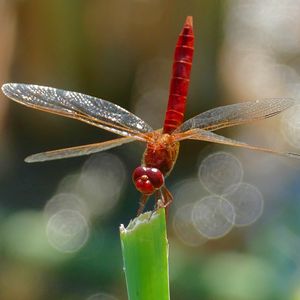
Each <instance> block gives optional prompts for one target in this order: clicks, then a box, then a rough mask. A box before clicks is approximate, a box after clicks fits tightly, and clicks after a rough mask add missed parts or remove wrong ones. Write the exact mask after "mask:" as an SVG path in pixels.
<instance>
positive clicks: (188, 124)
mask: <svg viewBox="0 0 300 300" xmlns="http://www.w3.org/2000/svg"><path fill="white" fill-rule="evenodd" d="M193 53H194V33H193V19H192V17H191V16H188V17H187V18H186V20H185V23H184V26H183V28H182V30H181V32H180V34H179V37H178V40H177V43H176V47H175V53H174V61H173V68H172V74H171V82H170V92H169V99H168V105H167V110H166V114H165V120H164V124H163V128H161V129H158V130H154V129H153V128H152V127H151V126H150V125H148V124H147V123H146V122H145V121H143V120H142V119H141V118H139V117H138V116H136V115H134V114H133V113H131V112H129V111H127V110H126V109H124V108H122V107H120V106H118V105H116V104H114V103H112V102H109V101H106V100H103V99H99V98H96V97H92V96H88V95H84V94H81V93H77V92H71V91H65V90H61V89H56V88H52V87H45V86H39V85H33V84H23V83H6V84H4V85H3V86H2V91H3V93H4V94H5V95H6V96H7V97H9V98H11V99H12V100H14V101H16V102H18V103H20V104H23V105H25V106H28V107H31V108H34V109H37V110H41V111H45V112H49V113H53V114H56V115H60V116H64V117H68V118H73V119H76V120H79V121H81V122H85V123H88V124H90V125H92V126H96V127H98V128H101V129H104V130H107V131H110V132H113V133H115V134H117V135H120V136H122V137H119V138H116V139H113V140H108V141H104V142H100V143H95V144H89V145H82V146H76V147H70V148H64V149H59V150H52V151H46V152H42V153H38V154H34V155H31V156H28V157H27V158H26V159H25V161H26V162H28V163H33V162H42V161H49V160H54V159H62V158H68V157H76V156H82V155H88V154H92V153H96V152H100V151H104V150H108V149H111V148H114V147H117V146H121V145H123V144H126V143H130V142H133V141H141V142H144V143H146V149H145V151H144V154H143V157H142V161H141V165H140V166H138V167H136V168H135V170H134V171H133V174H132V179H133V182H134V185H135V187H136V189H137V190H138V191H139V192H140V193H141V199H140V202H139V208H138V215H139V214H141V213H142V212H143V210H144V207H145V205H146V203H147V201H148V199H149V197H150V196H151V195H154V197H155V207H156V208H158V207H165V208H168V207H169V205H170V204H171V203H172V201H173V197H172V195H171V193H170V191H169V190H168V189H167V187H166V185H165V178H166V177H167V176H168V175H169V174H170V172H171V171H172V169H173V167H174V165H175V162H176V160H177V157H178V153H179V143H180V142H181V141H183V140H198V141H205V142H211V143H217V144H223V145H229V146H235V147H240V148H246V149H251V150H257V151H261V152H266V153H272V154H277V155H281V156H285V157H294V158H300V154H297V153H292V152H280V151H276V150H273V149H269V148H264V147H259V146H255V145H251V144H247V143H244V142H240V141H237V140H233V139H231V138H227V137H225V136H222V135H219V134H216V133H215V131H216V130H219V129H221V128H226V127H231V126H236V125H241V124H245V123H250V122H253V121H258V120H263V119H267V118H270V117H273V116H275V115H277V114H279V113H281V112H283V111H284V110H286V109H288V108H290V107H292V106H293V105H295V101H294V100H293V99H291V98H269V99H260V100H256V101H250V102H242V103H236V104H231V105H226V106H220V107H217V108H213V109H210V110H208V111H205V112H202V113H200V114H198V115H196V116H194V117H192V118H191V119H189V120H187V121H184V113H185V106H186V99H187V95H188V88H189V82H190V73H191V68H192V61H193Z"/></svg>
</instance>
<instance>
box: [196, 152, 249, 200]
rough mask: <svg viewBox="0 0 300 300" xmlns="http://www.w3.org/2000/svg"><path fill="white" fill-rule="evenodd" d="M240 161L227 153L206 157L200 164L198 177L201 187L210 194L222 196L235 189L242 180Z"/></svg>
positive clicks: (217, 153)
mask: <svg viewBox="0 0 300 300" xmlns="http://www.w3.org/2000/svg"><path fill="white" fill-rule="evenodd" d="M243 173H244V172H243V168H242V165H241V163H240V161H239V160H238V159H237V158H236V157H235V156H234V155H232V154H230V153H227V152H216V153H213V154H211V155H209V156H207V157H206V158H205V159H204V160H203V161H202V163H201V164H200V167H199V170H198V176H199V179H200V181H201V183H202V184H203V186H204V187H205V188H206V189H207V190H208V191H209V192H211V193H214V194H218V195H222V194H224V193H225V192H229V191H230V189H232V188H236V187H237V186H236V184H238V183H240V182H241V180H242V178H243Z"/></svg>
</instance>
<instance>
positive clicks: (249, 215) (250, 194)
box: [224, 182, 264, 226]
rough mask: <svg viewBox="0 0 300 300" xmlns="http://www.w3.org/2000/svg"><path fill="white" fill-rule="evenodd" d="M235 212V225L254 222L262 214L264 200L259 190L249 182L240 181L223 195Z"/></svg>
mask: <svg viewBox="0 0 300 300" xmlns="http://www.w3.org/2000/svg"><path fill="white" fill-rule="evenodd" d="M224 197H225V198H226V199H227V200H228V202H230V203H231V204H232V206H233V208H234V212H235V221H234V224H235V226H246V225H250V224H251V223H253V222H255V221H256V220H257V219H258V218H259V217H260V216H261V214H262V211H263V207H264V200H263V196H262V194H261V192H260V191H259V190H258V189H257V188H256V187H255V186H253V185H251V184H249V183H244V182H243V183H240V184H238V185H237V187H236V188H234V189H232V191H231V192H229V193H227V194H226V195H224Z"/></svg>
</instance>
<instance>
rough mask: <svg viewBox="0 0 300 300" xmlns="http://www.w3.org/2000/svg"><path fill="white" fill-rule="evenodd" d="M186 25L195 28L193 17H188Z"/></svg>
mask: <svg viewBox="0 0 300 300" xmlns="http://www.w3.org/2000/svg"><path fill="white" fill-rule="evenodd" d="M185 25H188V26H190V27H193V17H192V16H187V17H186V20H185Z"/></svg>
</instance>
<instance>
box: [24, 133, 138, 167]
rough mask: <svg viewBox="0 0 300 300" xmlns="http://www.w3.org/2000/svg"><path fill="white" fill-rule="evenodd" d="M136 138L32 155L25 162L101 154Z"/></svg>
mask: <svg viewBox="0 0 300 300" xmlns="http://www.w3.org/2000/svg"><path fill="white" fill-rule="evenodd" d="M135 140H136V139H135V138H134V137H122V138H118V139H114V140H110V141H105V142H102V143H96V144H89V145H84V146H77V147H70V148H64V149H59V150H53V151H47V152H42V153H37V154H33V155H30V156H28V157H26V158H25V161H26V162H28V163H33V162H42V161H47V160H55V159H62V158H69V157H76V156H83V155H88V154H92V153H96V152H101V151H104V150H108V149H111V148H114V147H117V146H121V145H123V144H127V143H130V142H133V141H135Z"/></svg>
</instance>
